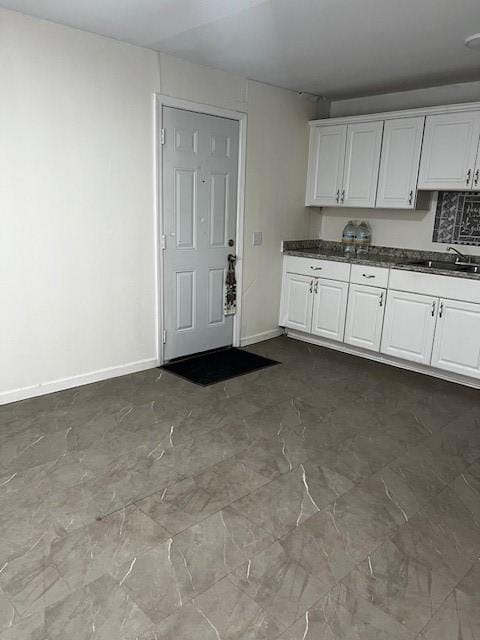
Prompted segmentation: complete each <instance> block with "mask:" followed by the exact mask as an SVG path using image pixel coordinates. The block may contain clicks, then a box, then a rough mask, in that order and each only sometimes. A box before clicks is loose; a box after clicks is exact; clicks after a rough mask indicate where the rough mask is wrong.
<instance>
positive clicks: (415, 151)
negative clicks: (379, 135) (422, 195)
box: [377, 116, 425, 209]
mask: <svg viewBox="0 0 480 640" xmlns="http://www.w3.org/2000/svg"><path fill="white" fill-rule="evenodd" d="M424 124H425V118H424V117H423V116H421V117H417V118H398V119H395V120H387V121H386V122H385V127H384V130H383V142H382V154H381V159H380V175H379V178H378V191H377V207H382V208H385V209H387V208H391V209H413V208H414V207H415V202H416V195H417V178H418V166H419V163H420V153H421V150H422V137H423V127H424Z"/></svg>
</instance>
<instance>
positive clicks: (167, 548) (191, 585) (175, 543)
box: [113, 508, 273, 623]
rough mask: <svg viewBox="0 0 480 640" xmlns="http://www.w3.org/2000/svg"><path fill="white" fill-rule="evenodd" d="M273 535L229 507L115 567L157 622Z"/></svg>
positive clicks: (257, 549)
mask: <svg viewBox="0 0 480 640" xmlns="http://www.w3.org/2000/svg"><path fill="white" fill-rule="evenodd" d="M272 542H273V538H272V537H271V536H269V535H268V534H267V533H266V532H265V531H263V530H261V529H260V528H259V527H257V526H256V525H254V524H252V523H251V522H249V521H248V520H246V519H245V518H243V517H242V516H240V515H239V514H237V513H236V512H234V511H233V510H231V509H229V508H227V509H224V510H223V511H221V512H218V513H216V514H214V515H213V516H210V517H209V518H207V519H206V520H203V521H202V522H201V523H199V524H197V525H194V526H193V527H191V528H190V529H186V530H185V531H183V532H182V533H180V534H179V535H178V536H175V538H173V539H172V538H170V539H169V540H168V541H166V542H164V543H162V544H160V545H158V546H156V547H155V548H154V549H152V550H151V551H149V552H147V553H146V554H144V555H143V556H139V557H136V558H134V560H133V561H132V562H127V563H125V565H123V566H122V567H119V568H118V569H117V570H115V571H114V573H113V575H114V577H115V579H116V580H117V581H118V582H119V584H121V585H123V587H124V588H125V589H126V590H127V591H128V593H129V594H130V595H131V597H132V599H133V600H134V601H135V602H136V603H137V605H138V606H139V607H140V608H141V609H142V610H143V611H144V612H145V613H146V614H147V615H148V616H149V617H150V618H151V619H152V620H154V621H155V622H156V623H159V622H161V621H162V620H163V619H164V618H166V617H167V616H169V615H170V614H172V613H173V612H174V611H175V610H176V609H178V608H179V607H182V606H183V605H185V604H186V603H187V602H189V601H190V600H192V598H195V597H197V596H198V594H200V593H202V592H203V591H205V590H206V589H208V588H209V587H210V586H211V585H212V584H214V583H215V582H217V581H218V580H220V579H221V578H223V577H225V576H226V575H227V574H228V573H229V572H230V571H231V570H232V569H234V568H235V567H237V566H239V565H241V564H242V563H243V562H245V560H246V559H247V558H249V557H250V556H253V555H254V554H255V553H257V552H259V551H261V550H262V549H264V548H265V547H266V546H268V545H269V544H271V543H272Z"/></svg>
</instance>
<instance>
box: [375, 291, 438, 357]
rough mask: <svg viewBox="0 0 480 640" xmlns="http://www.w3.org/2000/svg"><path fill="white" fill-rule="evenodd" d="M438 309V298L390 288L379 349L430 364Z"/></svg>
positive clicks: (391, 354) (390, 354)
mask: <svg viewBox="0 0 480 640" xmlns="http://www.w3.org/2000/svg"><path fill="white" fill-rule="evenodd" d="M437 308H438V298H433V297H431V296H425V295H421V294H418V293H409V292H404V291H392V290H389V291H388V295H387V305H386V307H385V320H384V323H383V335H382V348H381V352H382V353H385V354H386V355H389V356H394V357H395V358H402V359H404V360H411V361H412V362H418V363H420V364H426V365H429V364H430V359H431V356H432V345H433V336H434V335H435V322H436V317H437Z"/></svg>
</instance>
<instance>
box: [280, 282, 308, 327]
mask: <svg viewBox="0 0 480 640" xmlns="http://www.w3.org/2000/svg"><path fill="white" fill-rule="evenodd" d="M313 285H314V279H313V278H311V277H310V276H302V275H298V274H296V273H286V274H285V276H284V280H283V288H282V302H281V306H280V325H281V326H282V327H289V328H290V329H297V330H298V331H305V332H306V333H309V332H310V328H311V326H312V305H313Z"/></svg>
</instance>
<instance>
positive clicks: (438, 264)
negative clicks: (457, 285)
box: [405, 260, 480, 274]
mask: <svg viewBox="0 0 480 640" xmlns="http://www.w3.org/2000/svg"><path fill="white" fill-rule="evenodd" d="M405 265H408V266H412V267H425V268H427V269H438V270H441V271H457V272H460V273H478V274H480V264H458V263H455V262H444V261H442V260H412V261H410V262H406V263H405Z"/></svg>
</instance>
